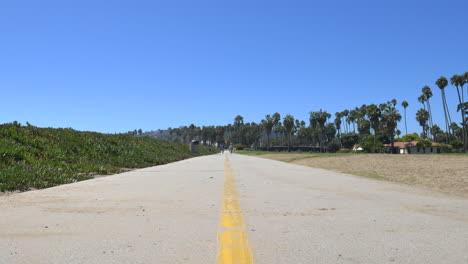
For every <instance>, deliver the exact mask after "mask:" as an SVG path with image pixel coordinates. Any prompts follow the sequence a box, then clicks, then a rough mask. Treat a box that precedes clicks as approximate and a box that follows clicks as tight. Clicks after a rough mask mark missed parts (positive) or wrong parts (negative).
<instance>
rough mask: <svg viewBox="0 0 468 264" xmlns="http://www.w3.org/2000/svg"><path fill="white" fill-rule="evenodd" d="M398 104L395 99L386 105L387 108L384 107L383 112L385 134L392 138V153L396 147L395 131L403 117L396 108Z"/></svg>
mask: <svg viewBox="0 0 468 264" xmlns="http://www.w3.org/2000/svg"><path fill="white" fill-rule="evenodd" d="M396 103H397V102H396V100H395V99H393V100H392V101H390V102H387V104H385V107H383V111H382V122H383V124H384V128H385V132H386V133H387V136H388V137H389V138H390V143H391V147H392V153H393V148H394V146H395V129H396V128H397V126H398V122H399V121H400V120H401V115H400V113H399V112H398V110H397V109H396V108H395V105H396Z"/></svg>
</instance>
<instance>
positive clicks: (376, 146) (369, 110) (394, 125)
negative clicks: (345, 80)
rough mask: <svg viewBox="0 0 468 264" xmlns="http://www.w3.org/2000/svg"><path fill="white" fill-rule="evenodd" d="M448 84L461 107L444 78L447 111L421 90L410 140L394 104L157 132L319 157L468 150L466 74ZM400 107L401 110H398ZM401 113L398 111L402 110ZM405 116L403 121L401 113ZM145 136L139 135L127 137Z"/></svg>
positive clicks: (173, 137)
mask: <svg viewBox="0 0 468 264" xmlns="http://www.w3.org/2000/svg"><path fill="white" fill-rule="evenodd" d="M450 84H451V85H452V86H453V87H455V88H456V92H457V97H458V103H457V104H456V105H448V104H447V99H446V94H445V91H446V88H447V87H448V85H449V80H448V79H447V78H445V77H443V76H442V77H440V78H439V79H437V80H436V81H435V85H436V86H437V87H438V88H439V89H440V91H441V99H442V106H443V109H441V110H439V109H432V108H431V100H434V99H433V92H432V89H431V87H430V86H428V85H426V86H424V87H422V89H421V96H419V97H418V98H417V99H418V102H420V103H421V104H422V107H421V109H419V110H418V111H417V113H416V117H415V120H416V121H417V122H418V124H419V125H420V126H421V133H420V134H415V133H413V134H409V133H408V128H407V115H406V110H407V108H408V107H410V106H409V104H408V102H407V101H402V102H401V104H398V102H397V100H396V99H392V100H390V101H388V102H384V103H380V104H375V103H373V104H369V105H366V104H363V105H361V106H358V107H355V108H354V109H344V110H343V111H340V112H336V113H335V114H334V115H332V114H331V113H329V112H327V111H325V110H319V111H313V112H310V113H309V120H300V119H296V118H294V116H292V115H290V114H287V115H285V116H283V117H282V116H281V115H280V114H279V113H273V114H267V115H265V118H264V119H262V120H260V121H259V122H244V118H243V117H242V116H240V115H238V116H236V117H235V118H234V120H233V123H232V124H227V125H223V126H202V127H199V126H196V125H194V124H191V125H189V126H181V127H179V128H169V129H168V130H167V131H166V132H167V133H163V131H161V130H159V133H158V134H159V137H162V138H164V139H166V140H170V141H176V142H184V143H189V142H190V141H191V140H200V141H201V142H203V144H206V145H215V144H218V145H219V144H223V143H224V144H227V143H233V144H236V145H237V147H238V148H245V147H249V148H251V147H253V148H258V147H262V148H266V149H269V148H270V147H271V146H287V149H288V150H290V148H291V147H292V146H315V147H317V148H318V149H319V150H320V151H322V152H324V151H333V152H334V151H337V150H339V149H343V148H344V149H350V148H352V147H353V146H354V145H355V144H359V145H360V146H361V147H362V148H363V149H364V150H365V151H368V152H381V151H383V149H384V144H389V145H390V146H391V148H390V149H394V142H395V141H411V140H418V141H421V142H423V143H425V144H430V142H439V143H445V144H447V147H448V146H449V145H450V146H453V149H455V150H459V149H462V150H463V151H464V152H466V151H467V148H468V135H467V127H468V126H467V125H468V124H467V123H468V102H466V101H465V98H464V96H465V93H464V89H465V88H466V93H467V95H468V72H465V73H464V74H461V75H458V74H455V75H453V76H452V77H451V78H450ZM400 107H401V108H400ZM399 108H400V109H399ZM400 110H403V116H402V114H401V113H400ZM450 110H452V111H453V110H455V111H456V112H459V113H460V115H461V122H460V123H457V122H454V121H452V118H451V111H450ZM433 111H442V112H443V114H444V125H443V126H442V127H440V126H439V125H437V124H436V123H435V122H434V120H433V115H432V113H433ZM402 119H403V121H404V122H403V123H404V135H403V136H402V137H400V136H401V135H402V132H401V130H400V129H399V127H398V124H399V122H400V121H402ZM129 133H132V134H136V135H139V136H144V135H145V133H143V132H141V131H132V132H129Z"/></svg>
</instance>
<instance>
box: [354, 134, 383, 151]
mask: <svg viewBox="0 0 468 264" xmlns="http://www.w3.org/2000/svg"><path fill="white" fill-rule="evenodd" d="M374 142H375V143H374ZM359 145H360V146H361V148H362V149H363V150H364V151H365V152H368V153H374V152H379V151H380V150H382V149H383V144H382V142H380V141H377V140H374V135H366V136H364V137H362V138H361V140H360V141H359Z"/></svg>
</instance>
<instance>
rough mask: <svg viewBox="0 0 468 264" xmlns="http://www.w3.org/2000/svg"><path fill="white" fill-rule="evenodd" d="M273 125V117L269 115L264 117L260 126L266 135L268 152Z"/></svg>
mask: <svg viewBox="0 0 468 264" xmlns="http://www.w3.org/2000/svg"><path fill="white" fill-rule="evenodd" d="M274 125H275V123H274V119H273V117H271V116H270V115H266V116H265V119H263V120H262V126H263V128H264V129H265V132H266V134H267V150H268V151H269V150H270V135H271V131H272V130H273V126H274Z"/></svg>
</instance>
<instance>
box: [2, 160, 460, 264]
mask: <svg viewBox="0 0 468 264" xmlns="http://www.w3.org/2000/svg"><path fill="white" fill-rule="evenodd" d="M226 159H227V160H228V161H226ZM226 162H228V163H229V165H228V166H227V165H226ZM226 168H232V171H231V172H230V174H226V170H227V169H226ZM226 175H228V176H229V177H228V176H226ZM225 180H226V181H227V180H229V182H230V185H229V186H231V187H230V188H232V186H234V185H235V187H236V188H237V189H236V190H231V191H230V193H233V192H235V196H236V197H235V200H233V199H234V198H232V197H228V199H230V200H229V201H230V202H231V203H234V204H235V206H238V207H239V208H242V209H237V210H239V211H238V212H237V214H239V216H236V218H233V219H234V220H236V219H238V218H239V217H242V219H243V223H242V228H243V230H242V231H243V232H245V241H247V237H248V243H244V244H245V247H246V248H247V247H248V249H249V250H250V251H249V252H251V253H252V255H253V262H254V263H268V264H271V263H412V264H415V263H424V264H427V263H437V264H440V263H454V264H455V263H456V264H459V263H468V200H466V199H463V198H458V197H451V196H447V195H443V194H438V193H435V192H432V191H427V190H423V189H417V188H413V187H408V186H402V185H397V184H392V183H387V182H382V181H376V180H371V179H365V178H359V177H356V176H351V175H347V174H342V173H336V172H331V171H327V170H322V169H314V168H308V167H302V166H298V165H293V164H287V163H282V162H278V161H273V160H267V159H261V158H256V157H249V156H242V155H235V154H234V155H230V154H228V153H226V154H225V155H221V154H219V155H212V156H204V157H199V158H193V159H189V160H184V161H180V162H175V163H172V164H167V165H162V166H157V167H151V168H145V169H140V170H135V171H131V172H127V173H122V174H118V175H114V176H109V177H103V178H97V179H93V180H88V181H83V182H78V183H74V184H69V185H63V186H59V187H55V188H50V189H45V190H39V191H30V192H25V193H19V194H14V195H10V196H4V197H0V263H70V264H72V263H194V264H198V263H199V264H206V263H220V262H221V259H220V258H219V250H220V248H223V243H224V242H223V241H224V240H223V239H219V236H220V223H222V220H221V218H222V217H221V216H222V215H224V214H226V211H225V210H226V209H223V208H225V207H226V199H227V198H226V184H225V183H224V182H225ZM233 182H235V183H233ZM223 201H224V202H223ZM237 201H238V202H239V203H237ZM223 204H224V206H223ZM223 210H224V211H223ZM241 215H242V216H241ZM223 217H224V216H223ZM233 219H231V220H229V221H227V222H233V221H234V220H233ZM234 222H235V221H234ZM233 232H234V231H233ZM249 263H250V262H249Z"/></svg>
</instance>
